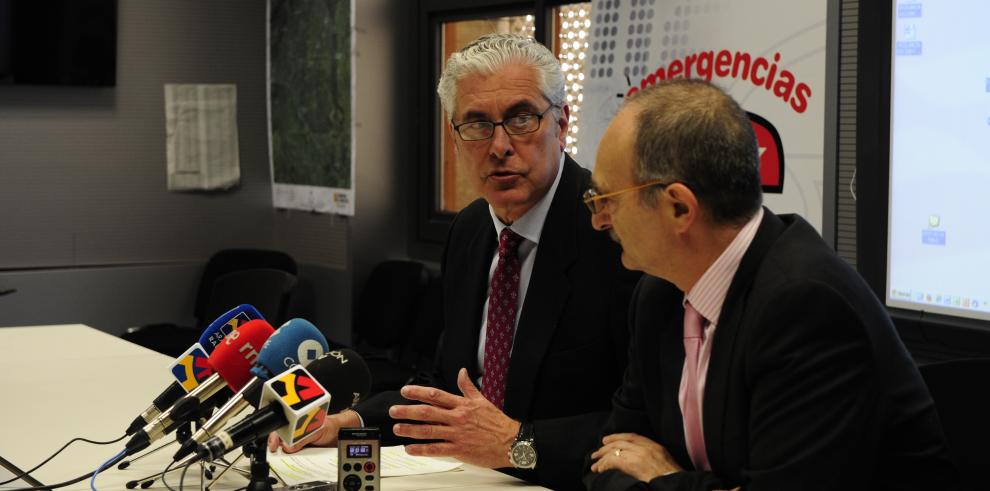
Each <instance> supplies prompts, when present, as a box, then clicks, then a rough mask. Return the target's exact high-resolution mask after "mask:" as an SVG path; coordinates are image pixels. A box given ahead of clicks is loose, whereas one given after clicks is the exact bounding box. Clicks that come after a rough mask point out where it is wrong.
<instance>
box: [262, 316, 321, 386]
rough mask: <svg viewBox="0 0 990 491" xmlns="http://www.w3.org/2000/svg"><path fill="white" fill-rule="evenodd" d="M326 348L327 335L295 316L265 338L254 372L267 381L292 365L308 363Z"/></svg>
mask: <svg viewBox="0 0 990 491" xmlns="http://www.w3.org/2000/svg"><path fill="white" fill-rule="evenodd" d="M327 351H330V347H329V346H328V345H327V338H326V337H325V336H323V333H321V332H320V330H319V329H317V328H316V326H314V325H313V324H312V323H310V322H309V321H307V320H305V319H292V320H290V321H288V322H286V323H285V324H282V327H279V328H278V330H276V331H275V334H272V336H271V337H270V338H268V341H265V345H264V346H262V347H261V353H260V354H258V360H257V361H255V365H254V368H252V369H251V373H252V374H253V375H254V376H255V377H258V378H260V379H261V380H268V379H269V378H271V377H272V376H273V375H277V374H279V373H282V372H284V371H286V370H288V369H289V367H291V366H293V365H303V366H306V365H308V364H309V363H310V362H312V361H313V360H315V359H317V358H319V357H320V356H323V354H324V353H326V352H327Z"/></svg>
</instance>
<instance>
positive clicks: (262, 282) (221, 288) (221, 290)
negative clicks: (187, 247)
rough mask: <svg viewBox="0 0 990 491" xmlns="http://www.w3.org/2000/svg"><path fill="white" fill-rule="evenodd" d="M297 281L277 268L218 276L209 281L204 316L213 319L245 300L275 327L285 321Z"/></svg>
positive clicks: (247, 270) (242, 271)
mask: <svg viewBox="0 0 990 491" xmlns="http://www.w3.org/2000/svg"><path fill="white" fill-rule="evenodd" d="M297 283H298V282H297V279H296V276H295V275H292V274H289V273H287V272H285V271H282V270H280V269H270V268H256V269H245V270H241V271H233V272H230V273H227V274H224V275H221V276H219V277H217V279H216V281H214V282H213V288H212V290H211V292H210V296H209V301H208V302H207V304H206V307H205V309H206V310H205V311H204V312H205V315H206V318H207V319H216V318H217V317H220V315H221V314H223V313H224V312H227V311H228V310H230V309H232V308H234V307H236V306H238V305H240V304H242V303H247V304H251V305H252V306H254V308H256V309H258V312H261V315H263V316H265V319H266V320H267V321H268V322H269V323H270V324H271V325H272V327H276V328H277V327H278V326H279V325H281V324H282V323H283V322H285V321H286V320H288V319H286V314H287V312H288V308H289V302H290V300H291V298H292V292H293V291H295V288H296V284H297Z"/></svg>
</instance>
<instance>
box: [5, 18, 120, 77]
mask: <svg viewBox="0 0 990 491" xmlns="http://www.w3.org/2000/svg"><path fill="white" fill-rule="evenodd" d="M116 79H117V0H0V84H8V85H9V84H25V85H90V86H111V85H115V83H116Z"/></svg>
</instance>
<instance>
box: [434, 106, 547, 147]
mask: <svg viewBox="0 0 990 491" xmlns="http://www.w3.org/2000/svg"><path fill="white" fill-rule="evenodd" d="M555 107H558V108H559V107H560V106H558V105H556V104H550V107H548V108H546V110H544V111H543V112H541V113H540V114H520V115H518V116H513V117H511V118H506V119H503V120H502V121H469V122H467V123H461V124H455V125H454V130H455V131H457V134H458V135H461V139H462V140H464V141H469V142H470V141H477V140H487V139H489V138H491V137H492V135H494V134H495V127H496V126H501V127H502V129H504V130H505V133H506V134H509V135H525V134H526V133H532V132H534V131H536V130H538V129H540V121H542V120H543V115H544V114H546V113H547V111H549V110H551V109H553V108H555ZM451 122H453V121H451Z"/></svg>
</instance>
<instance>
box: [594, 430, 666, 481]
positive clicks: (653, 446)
mask: <svg viewBox="0 0 990 491" xmlns="http://www.w3.org/2000/svg"><path fill="white" fill-rule="evenodd" d="M602 443H603V444H604V445H602V448H599V449H598V450H595V452H594V453H593V454H591V458H592V459H595V460H597V462H595V463H594V464H591V470H592V471H593V472H605V471H607V470H611V469H615V470H618V471H622V472H624V473H626V474H629V475H630V476H632V477H635V478H636V479H639V480H640V481H643V482H650V481H652V480H653V479H655V478H657V477H660V476H666V475H667V474H673V473H674V472H680V471H682V470H684V469H682V468H681V466H679V465H677V462H674V458H673V457H671V456H670V453H669V452H667V449H666V448H663V446H661V445H660V444H658V443H657V442H654V441H653V440H650V439H649V438H646V437H643V436H640V435H637V434H635V433H615V434H612V435H608V436H606V437H605V438H603V439H602Z"/></svg>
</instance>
